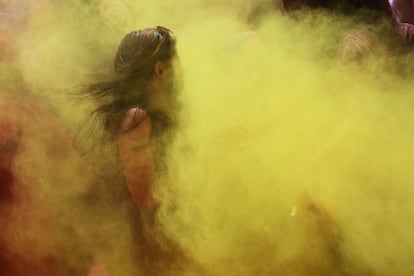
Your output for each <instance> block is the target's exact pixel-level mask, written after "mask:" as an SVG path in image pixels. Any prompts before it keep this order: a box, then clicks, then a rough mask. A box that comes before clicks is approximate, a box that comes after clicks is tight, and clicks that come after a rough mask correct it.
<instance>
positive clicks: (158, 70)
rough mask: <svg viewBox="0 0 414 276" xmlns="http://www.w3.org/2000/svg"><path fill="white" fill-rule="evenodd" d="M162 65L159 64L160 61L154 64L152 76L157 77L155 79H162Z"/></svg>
mask: <svg viewBox="0 0 414 276" xmlns="http://www.w3.org/2000/svg"><path fill="white" fill-rule="evenodd" d="M164 69H165V68H164V64H163V63H162V62H161V61H157V62H156V63H155V67H154V71H155V72H154V74H155V77H157V78H161V77H162V75H163V73H164Z"/></svg>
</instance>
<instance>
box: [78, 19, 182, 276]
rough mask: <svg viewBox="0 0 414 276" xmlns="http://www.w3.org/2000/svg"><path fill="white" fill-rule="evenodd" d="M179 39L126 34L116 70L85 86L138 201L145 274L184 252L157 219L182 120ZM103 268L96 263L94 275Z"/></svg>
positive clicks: (163, 33) (162, 31)
mask: <svg viewBox="0 0 414 276" xmlns="http://www.w3.org/2000/svg"><path fill="white" fill-rule="evenodd" d="M175 44H176V40H175V38H174V37H173V36H172V33H171V31H170V30H168V29H167V28H164V27H156V28H147V29H143V30H138V31H134V32H131V33H129V34H127V35H126V36H125V37H124V38H123V40H122V41H121V44H120V45H119V48H118V51H117V53H116V56H115V60H114V67H113V72H112V75H111V76H109V77H106V78H105V79H104V80H102V81H99V82H97V83H95V84H92V85H89V86H88V87H87V91H86V92H87V94H88V95H90V96H91V97H92V98H93V99H95V100H96V102H97V103H98V107H97V108H96V109H95V110H94V115H96V116H97V118H98V121H99V122H101V126H102V128H103V130H104V135H105V137H106V138H109V140H110V141H111V142H112V144H114V145H115V147H116V155H117V157H116V158H117V160H118V165H119V168H120V171H121V172H122V176H123V178H124V182H125V183H126V186H127V187H128V190H129V193H130V195H131V197H132V199H133V202H134V203H135V207H138V208H134V210H133V211H132V212H133V213H135V214H136V216H134V217H132V220H131V221H132V231H133V235H134V238H135V244H136V245H137V246H136V249H137V250H135V253H136V255H137V258H136V259H137V261H138V260H140V261H141V262H139V265H140V266H141V268H140V269H141V270H144V271H146V273H147V274H146V275H153V274H154V273H158V274H157V275H159V274H160V273H163V272H161V270H162V266H163V264H162V263H163V262H167V263H169V264H170V263H177V262H178V259H181V257H182V253H181V250H179V249H178V246H176V245H174V244H173V242H171V241H170V240H169V239H167V238H165V236H164V235H163V233H161V232H162V231H157V230H156V229H158V228H157V227H156V225H155V224H156V220H155V216H156V211H157V209H158V207H159V205H160V204H161V201H162V194H163V191H165V190H166V189H167V187H166V186H165V183H166V178H167V166H166V157H167V156H166V152H167V147H168V145H169V144H170V143H171V141H172V138H173V136H174V130H175V129H176V127H177V123H178V122H177V115H176V112H177V101H176V89H175V82H174V79H175V78H174V75H175V74H174V73H175V68H174V62H175V60H176V58H177V53H176V47H175ZM160 242H161V243H163V244H162V245H160V244H159V243H160ZM99 270H100V271H102V269H96V268H93V269H92V270H91V274H90V275H93V273H95V272H94V271H99ZM97 275H100V274H99V273H97Z"/></svg>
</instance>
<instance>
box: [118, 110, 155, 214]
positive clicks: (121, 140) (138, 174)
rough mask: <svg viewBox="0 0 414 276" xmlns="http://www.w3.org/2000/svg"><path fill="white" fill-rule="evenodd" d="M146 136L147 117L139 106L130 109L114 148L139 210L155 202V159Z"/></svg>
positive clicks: (149, 130)
mask: <svg viewBox="0 0 414 276" xmlns="http://www.w3.org/2000/svg"><path fill="white" fill-rule="evenodd" d="M137 122H139V123H138V124H137ZM130 126H131V127H132V129H130ZM150 136H151V119H150V117H149V116H147V115H146V113H145V111H143V110H142V109H139V110H135V109H130V110H129V111H128V112H127V114H126V116H125V118H124V121H123V123H122V126H121V133H120V134H119V137H118V149H119V157H120V163H121V167H122V171H123V174H124V177H125V181H126V183H127V185H128V189H129V191H130V193H131V195H132V198H133V200H134V202H135V204H136V205H137V206H138V207H139V208H141V209H153V208H155V207H156V206H157V205H158V203H157V202H156V200H155V199H154V195H153V193H152V190H151V188H152V187H151V186H152V183H153V181H154V177H155V163H154V162H155V161H154V145H153V144H152V143H151V139H150Z"/></svg>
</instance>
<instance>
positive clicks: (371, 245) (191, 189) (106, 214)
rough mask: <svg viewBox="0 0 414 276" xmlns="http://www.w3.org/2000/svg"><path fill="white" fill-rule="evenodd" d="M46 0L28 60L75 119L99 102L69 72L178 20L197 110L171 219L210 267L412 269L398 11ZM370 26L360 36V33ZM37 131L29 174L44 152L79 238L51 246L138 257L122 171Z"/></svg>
mask: <svg viewBox="0 0 414 276" xmlns="http://www.w3.org/2000/svg"><path fill="white" fill-rule="evenodd" d="M39 3H40V2H39ZM39 3H38V2H33V3H32V5H31V13H30V17H29V18H30V20H29V21H28V26H27V29H26V31H25V32H24V33H22V34H21V35H19V36H18V39H17V42H18V45H19V51H20V53H21V54H20V59H19V66H20V70H21V72H22V75H23V78H24V80H25V82H26V83H27V84H28V87H29V88H30V90H31V91H32V92H33V94H35V95H40V96H41V97H43V98H44V99H45V100H46V101H47V102H48V103H50V104H51V105H52V106H53V107H54V112H55V113H54V114H55V116H57V118H58V119H59V120H61V122H62V124H63V125H64V126H65V127H66V128H68V129H69V133H74V132H76V129H77V127H78V126H79V124H80V121H81V120H82V119H83V118H84V117H85V116H87V111H88V110H89V109H90V103H85V104H82V105H81V104H72V103H71V102H70V101H68V98H67V97H66V96H65V94H67V93H66V92H67V90H66V88H68V87H73V86H75V85H76V84H79V83H83V82H87V81H88V80H90V79H91V78H93V74H95V73H99V72H102V71H105V70H109V67H110V63H111V60H112V57H113V54H114V52H115V50H116V46H117V43H118V42H119V41H120V39H121V38H122V36H123V35H124V34H125V33H127V32H129V31H131V30H135V29H137V28H143V27H147V26H156V25H163V26H167V27H169V28H171V29H172V30H173V31H174V33H175V34H176V35H177V37H178V52H179V56H180V63H181V67H182V69H183V73H184V83H185V87H184V90H183V91H182V92H181V95H180V98H181V101H182V103H183V107H184V108H183V112H182V121H183V123H182V129H181V131H180V133H179V134H178V136H177V140H176V141H175V142H174V145H173V147H172V150H171V156H170V164H169V167H170V174H171V184H170V185H171V187H172V192H171V194H170V195H169V197H168V198H167V199H166V200H165V202H164V204H163V205H162V206H161V209H160V210H159V212H158V215H157V221H158V223H159V227H161V231H162V232H163V233H164V234H165V235H167V236H168V237H169V238H170V239H172V240H174V241H176V242H177V243H179V244H180V246H181V247H182V248H183V250H184V251H185V252H186V254H188V255H189V256H190V259H191V260H192V261H194V263H197V264H198V266H199V267H202V270H203V271H205V274H207V275H254V274H257V275H411V274H412V271H413V270H414V267H413V266H412V264H411V262H410V260H411V259H412V257H413V255H414V251H413V250H412V248H413V235H412V234H411V231H412V227H413V226H412V222H411V221H412V217H413V215H414V207H413V205H412V204H411V200H410V199H411V195H412V194H413V192H414V191H413V188H412V187H411V186H412V185H411V182H412V181H411V178H412V172H411V171H412V170H411V166H410V164H411V163H412V161H413V158H414V157H413V156H414V155H413V153H414V152H413V151H414V145H413V143H412V141H413V139H412V138H413V135H414V132H413V129H412V127H411V121H410V120H411V117H412V115H413V111H412V105H413V101H414V98H413V97H412V95H411V91H410V87H412V85H413V83H412V80H411V78H410V72H411V67H410V66H411V65H410V64H409V59H410V58H411V55H410V54H406V53H404V54H401V53H399V52H398V51H397V50H395V49H393V48H390V47H388V45H392V44H391V42H389V41H388V38H384V37H388V36H386V35H383V32H384V31H389V32H391V31H392V30H391V29H388V28H387V27H386V20H384V22H385V23H384V22H383V21H379V25H374V24H364V23H361V22H362V21H358V16H353V17H352V18H350V17H345V16H342V15H339V14H329V13H324V12H316V11H315V12H314V13H313V14H312V16H304V18H302V20H300V21H296V20H294V19H292V18H289V17H283V16H281V15H280V13H279V11H278V10H274V11H268V12H267V13H266V14H264V15H263V17H262V18H261V20H258V19H255V21H254V22H255V25H254V27H252V25H249V24H248V23H247V22H245V21H243V20H246V19H247V18H249V16H248V15H249V8H250V9H254V8H257V7H258V6H259V5H261V4H266V5H269V6H268V7H270V6H272V5H271V4H272V3H270V1H256V2H255V1H228V2H226V3H224V2H223V1H212V0H196V1H194V0H192V1H190V0H184V1H183V0H181V1H158V0H157V1H154V0H152V1H149V0H143V1H126V0H125V1H109V0H108V1H86V2H83V1H65V2H63V1H62V2H60V3H58V2H52V1H50V2H47V1H44V2H41V3H40V4H39ZM276 6H277V5H276ZM259 22H260V23H259ZM384 26H385V27H384ZM253 30H254V32H252V31H253ZM365 34H366V35H367V36H368V37H369V39H368V38H367V40H368V42H364V43H362V46H363V47H362V48H358V47H355V46H352V45H351V46H349V45H348V44H346V43H347V41H349V40H350V39H353V38H354V37H357V38H358V37H361V36H362V37H364V35H365ZM390 36H391V35H390ZM347 39H348V40H347ZM347 45H348V46H349V47H351V48H347V47H348V46H347ZM352 47H353V48H352ZM361 49H362V50H361ZM364 49H366V50H364ZM361 51H362V52H363V53H362V56H359V55H360V52H361ZM364 51H365V52H364ZM2 70H4V69H2ZM44 120H45V121H46V123H48V121H47V119H44ZM46 125H47V124H46ZM46 125H45V126H46ZM49 126H50V125H49ZM39 139H40V140H42V142H39V143H36V142H35V141H36V140H34V141H32V142H31V145H32V146H31V149H32V150H31V151H28V152H27V154H26V155H24V156H22V157H20V160H22V161H19V162H21V164H26V165H24V170H27V171H28V173H27V174H28V175H30V174H31V173H32V172H33V171H34V170H35V168H34V165H33V164H34V163H36V164H43V165H42V166H41V167H42V168H38V169H36V171H37V172H39V173H34V177H36V178H38V179H42V181H40V182H41V183H42V186H41V187H42V190H41V191H42V192H41V194H42V196H39V199H41V200H43V201H44V202H50V203H51V204H53V205H52V206H54V208H55V209H56V210H54V211H53V212H52V216H54V217H55V219H54V220H53V222H55V221H56V225H57V226H56V227H57V228H58V229H57V232H58V233H59V234H58V238H57V239H58V240H60V241H59V243H60V246H61V247H62V248H65V249H62V250H61V251H60V252H54V251H57V250H55V249H54V250H49V249H48V248H45V251H47V252H49V253H50V251H53V252H52V254H63V258H64V259H66V260H67V262H68V263H70V264H71V265H72V266H74V267H76V266H77V263H78V262H82V264H79V267H81V266H85V267H87V266H88V265H89V264H90V263H93V262H97V263H106V265H107V267H108V268H109V270H110V272H111V275H132V274H133V273H139V272H137V271H136V269H137V268H135V263H136V260H135V259H134V257H133V256H132V255H131V250H132V248H133V247H135V246H136V245H135V244H134V240H133V239H132V238H131V236H132V233H130V229H131V228H130V226H129V220H130V219H131V217H130V216H129V215H128V210H129V205H130V204H131V203H130V199H129V198H128V197H125V196H124V195H123V194H122V193H123V189H124V188H123V187H122V185H123V183H122V179H121V178H120V177H119V176H118V180H117V181H109V180H108V179H112V178H113V176H112V175H111V177H107V174H109V175H110V174H111V172H108V171H104V172H102V171H98V172H96V171H91V172H88V173H83V174H79V173H78V172H79V171H84V168H85V165H84V163H82V162H83V161H81V160H79V159H78V158H77V157H75V154H74V153H70V154H69V156H70V158H68V159H67V160H62V159H60V158H58V159H53V158H55V157H53V155H52V157H50V156H45V155H44V154H39V153H37V152H41V153H43V152H45V150H44V149H42V147H43V146H37V145H41V144H42V143H45V141H47V142H46V145H44V146H45V147H49V146H50V145H49V142H50V141H51V140H53V138H51V137H47V138H44V136H43V135H40V138H39ZM97 142H98V141H97ZM57 147H58V148H59V146H57ZM68 151H70V150H69V149H68ZM71 154H73V155H71ZM102 156H106V155H102ZM48 158H49V159H48ZM50 158H51V159H50ZM101 158H102V159H103V158H104V157H101ZM105 158H106V157H105ZM43 159H45V160H43ZM39 160H42V161H45V162H44V163H42V161H39ZM46 161H47V162H46ZM19 162H18V164H19ZM108 162H109V161H108ZM97 163H99V162H98V161H97ZM27 164H29V165H27ZM51 164H54V166H55V167H53V168H56V166H57V167H58V169H57V170H59V172H61V175H60V176H59V177H57V178H56V176H54V175H53V174H52V171H51V168H52V167H51V166H50V165H51ZM89 165H90V164H89ZM22 166H23V165H22ZM63 166H64V167H63ZM92 167H93V164H92ZM21 170H23V169H21ZM114 170H115V167H114ZM53 173H54V172H53ZM114 174H115V173H114ZM115 176H116V175H115ZM54 177H55V178H54ZM56 179H59V181H61V184H60V185H59V187H58V189H57V187H56V186H57V184H56V183H57V182H56ZM68 179H70V181H69V180H68ZM29 182H30V181H29ZM29 182H28V183H29ZM89 190H91V191H92V192H85V191H89ZM85 194H86V195H85ZM90 194H92V195H90ZM124 201H127V202H124ZM46 209H47V208H46ZM84 210H88V211H84ZM68 224H70V226H68ZM74 237H76V239H75V242H74ZM38 238H39V239H40V241H44V240H47V239H48V238H49V237H46V236H42V235H39V237H38ZM43 239H44V240H43ZM51 247H52V246H51ZM48 250H49V251H48ZM85 252H87V253H85ZM82 254H89V255H92V257H90V258H85V259H82V258H79V256H83V255H82ZM89 255H88V256H89ZM74 269H75V268H74ZM192 269H193V267H190V266H189V267H188V274H190V275H191V273H195V274H197V273H200V272H199V270H198V272H194V271H191V270H192ZM197 269H198V268H197ZM138 271H139V268H138ZM169 273H170V274H174V271H169ZM180 273H182V271H180V272H177V274H178V275H180Z"/></svg>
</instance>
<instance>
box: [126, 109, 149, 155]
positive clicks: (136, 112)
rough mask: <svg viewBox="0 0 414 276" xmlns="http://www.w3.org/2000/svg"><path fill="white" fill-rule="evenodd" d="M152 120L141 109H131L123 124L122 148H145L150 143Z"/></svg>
mask: <svg viewBox="0 0 414 276" xmlns="http://www.w3.org/2000/svg"><path fill="white" fill-rule="evenodd" d="M150 135H151V119H150V117H149V116H148V115H147V112H146V111H145V110H143V109H141V108H138V107H134V108H130V109H129V110H128V111H127V113H126V114H125V117H124V119H123V120H122V123H121V128H120V134H119V143H120V146H127V147H137V146H145V145H148V144H149V142H150Z"/></svg>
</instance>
